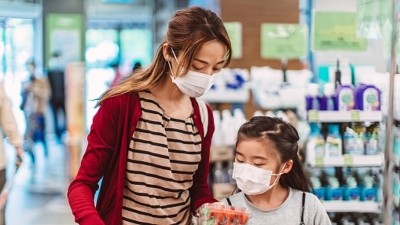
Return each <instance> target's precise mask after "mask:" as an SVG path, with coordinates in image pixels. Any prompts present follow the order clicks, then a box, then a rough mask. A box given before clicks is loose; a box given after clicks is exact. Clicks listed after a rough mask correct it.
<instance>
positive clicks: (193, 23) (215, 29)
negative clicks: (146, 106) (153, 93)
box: [97, 6, 232, 106]
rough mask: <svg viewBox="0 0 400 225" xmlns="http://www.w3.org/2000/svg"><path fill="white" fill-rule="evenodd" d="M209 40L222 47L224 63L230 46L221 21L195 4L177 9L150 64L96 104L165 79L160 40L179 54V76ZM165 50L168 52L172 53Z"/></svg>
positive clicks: (114, 87)
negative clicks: (223, 49)
mask: <svg viewBox="0 0 400 225" xmlns="http://www.w3.org/2000/svg"><path fill="white" fill-rule="evenodd" d="M212 40H217V41H219V42H220V43H222V44H223V45H224V46H225V47H226V59H225V60H226V61H225V65H224V66H227V65H228V64H229V62H230V60H231V53H232V48H231V42H230V39H229V37H228V33H227V32H226V29H225V27H224V24H223V22H222V20H221V19H220V18H219V17H218V16H217V15H216V14H215V13H214V12H212V11H210V10H206V9H203V8H200V7H196V6H194V7H190V8H187V9H182V10H178V11H177V12H176V13H175V15H174V16H173V17H172V18H171V20H170V21H169V23H168V30H167V34H166V37H165V39H164V41H163V43H162V44H160V46H159V47H158V49H157V52H156V55H155V58H154V60H153V61H152V63H151V64H150V66H149V67H148V68H146V69H143V70H141V71H139V72H137V73H135V74H134V75H131V76H129V77H127V78H126V79H124V80H123V81H121V83H119V84H117V85H115V86H113V87H111V88H110V89H108V90H107V91H106V92H104V94H103V95H102V96H101V97H100V98H99V101H98V103H97V106H98V105H100V104H101V103H102V102H103V101H104V100H106V99H108V98H111V97H113V96H117V95H121V94H125V93H128V92H137V91H143V90H148V89H150V88H152V87H154V86H156V85H157V84H159V83H160V82H163V81H165V79H166V78H167V76H166V75H167V74H168V73H169V67H168V63H167V61H166V60H165V59H164V56H163V48H162V46H163V44H164V43H167V44H168V45H169V47H170V48H169V50H170V51H172V49H173V51H174V53H175V54H176V55H177V56H182V57H181V59H182V60H180V62H179V63H178V68H183V70H182V71H179V74H178V76H179V75H182V74H185V73H186V71H187V70H188V69H189V67H190V66H191V62H192V61H193V60H194V57H195V56H196V54H197V52H198V51H199V49H200V48H201V46H202V45H203V44H204V43H206V42H209V41H212ZM169 53H170V54H171V55H172V52H169Z"/></svg>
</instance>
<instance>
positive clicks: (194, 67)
mask: <svg viewBox="0 0 400 225" xmlns="http://www.w3.org/2000/svg"><path fill="white" fill-rule="evenodd" d="M192 68H193V70H197V71H199V70H201V68H199V67H197V66H193V65H192Z"/></svg>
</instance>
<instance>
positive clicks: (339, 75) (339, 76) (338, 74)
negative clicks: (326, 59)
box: [335, 58, 342, 87]
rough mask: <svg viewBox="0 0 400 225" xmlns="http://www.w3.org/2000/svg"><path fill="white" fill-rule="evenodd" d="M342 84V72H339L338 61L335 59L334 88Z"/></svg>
mask: <svg viewBox="0 0 400 225" xmlns="http://www.w3.org/2000/svg"><path fill="white" fill-rule="evenodd" d="M341 84H342V72H341V71H340V60H339V58H337V59H336V71H335V87H338V86H339V85H341Z"/></svg>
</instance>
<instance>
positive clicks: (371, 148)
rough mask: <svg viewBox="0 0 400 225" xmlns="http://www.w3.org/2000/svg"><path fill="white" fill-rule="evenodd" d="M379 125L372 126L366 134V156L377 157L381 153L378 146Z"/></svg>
mask: <svg viewBox="0 0 400 225" xmlns="http://www.w3.org/2000/svg"><path fill="white" fill-rule="evenodd" d="M378 131H379V128H378V125H377V124H372V125H371V126H369V127H368V128H367V132H366V134H365V154H366V155H376V154H378V153H379V146H378V143H379V141H378V136H379V135H378Z"/></svg>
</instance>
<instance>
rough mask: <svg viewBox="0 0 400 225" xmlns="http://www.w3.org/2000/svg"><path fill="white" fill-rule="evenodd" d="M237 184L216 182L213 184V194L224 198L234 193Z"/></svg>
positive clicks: (218, 197)
mask: <svg viewBox="0 0 400 225" xmlns="http://www.w3.org/2000/svg"><path fill="white" fill-rule="evenodd" d="M235 187H236V185H235V184H231V183H214V184H213V185H212V192H213V196H214V198H216V199H223V198H226V197H229V196H231V195H232V194H233V191H234V189H235Z"/></svg>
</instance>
